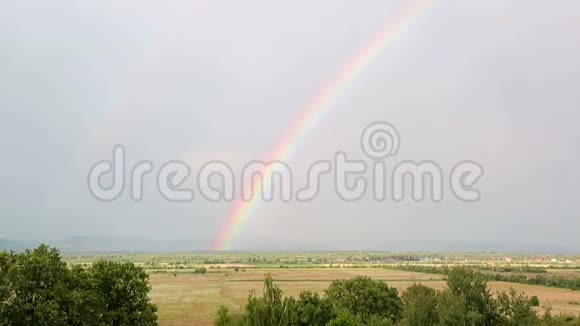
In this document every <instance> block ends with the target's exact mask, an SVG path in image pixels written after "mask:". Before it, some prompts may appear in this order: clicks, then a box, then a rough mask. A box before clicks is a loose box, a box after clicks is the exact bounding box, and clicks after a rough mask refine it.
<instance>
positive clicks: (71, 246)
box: [0, 236, 208, 252]
mask: <svg viewBox="0 0 580 326" xmlns="http://www.w3.org/2000/svg"><path fill="white" fill-rule="evenodd" d="M41 243H45V244H48V245H50V246H53V247H56V248H58V249H59V250H60V251H62V252H129V251H141V252H170V251H194V250H203V249H204V246H207V243H208V240H199V239H198V240H194V239H169V240H167V239H164V240H159V239H147V238H136V237H82V236H77V237H70V238H66V239H63V240H48V241H40V240H39V241H36V240H31V241H21V240H7V239H0V250H15V251H22V250H24V249H27V248H34V247H36V246H38V245H39V244H41Z"/></svg>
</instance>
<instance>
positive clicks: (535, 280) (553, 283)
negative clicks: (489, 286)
mask: <svg viewBox="0 0 580 326" xmlns="http://www.w3.org/2000/svg"><path fill="white" fill-rule="evenodd" d="M488 278H489V279H490V280H494V281H503V282H513V283H522V284H530V285H543V286H549V287H556V288H562V289H570V290H580V278H564V277H561V276H545V275H536V276H533V277H527V276H526V275H522V274H492V275H489V276H488Z"/></svg>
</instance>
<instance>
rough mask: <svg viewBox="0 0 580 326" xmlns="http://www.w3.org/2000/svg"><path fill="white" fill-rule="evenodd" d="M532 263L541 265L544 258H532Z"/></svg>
mask: <svg viewBox="0 0 580 326" xmlns="http://www.w3.org/2000/svg"><path fill="white" fill-rule="evenodd" d="M534 261H535V262H536V263H543V262H544V257H536V258H534Z"/></svg>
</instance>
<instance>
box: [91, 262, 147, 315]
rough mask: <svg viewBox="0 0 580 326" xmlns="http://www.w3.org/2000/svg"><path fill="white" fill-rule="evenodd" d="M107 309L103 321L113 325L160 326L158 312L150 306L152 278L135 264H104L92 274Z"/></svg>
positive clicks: (93, 281) (93, 284) (92, 280)
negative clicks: (150, 279)
mask: <svg viewBox="0 0 580 326" xmlns="http://www.w3.org/2000/svg"><path fill="white" fill-rule="evenodd" d="M88 274H89V278H90V281H91V282H92V286H93V287H94V289H95V291H96V292H97V293H99V294H100V296H101V300H102V302H103V303H104V305H105V309H104V310H103V311H102V314H103V320H104V321H105V322H106V323H107V324H110V325H113V326H116V325H156V324H157V315H156V311H157V308H156V307H155V306H154V305H152V304H151V303H150V302H149V296H148V294H149V291H150V290H151V286H150V285H149V277H148V276H147V274H146V273H145V271H144V270H143V269H142V268H140V267H136V266H135V265H134V264H132V263H116V262H111V261H105V260H100V261H97V262H96V263H94V264H93V266H92V267H91V268H90V269H89V271H88Z"/></svg>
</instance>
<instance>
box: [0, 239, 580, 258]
mask: <svg viewBox="0 0 580 326" xmlns="http://www.w3.org/2000/svg"><path fill="white" fill-rule="evenodd" d="M41 243H45V244H47V245H50V246H53V247H56V248H58V249H59V250H60V251H61V252H65V253H67V252H69V253H70V252H96V253H99V252H151V253H155V252H192V251H206V250H207V248H208V246H209V244H210V243H211V240H210V239H148V238H142V237H82V236H77V237H69V238H66V239H63V240H47V241H44V240H43V241H41V240H7V239H0V250H15V251H22V250H24V249H27V248H34V247H37V246H38V245H39V244H41ZM239 243H242V244H243V245H244V246H245V248H244V249H243V250H244V251H349V250H352V251H391V252H405V251H407V252H409V251H414V252H418V251H430V252H436V251H439V252H483V251H485V252H506V253H507V252H520V253H562V254H571V253H575V254H578V253H580V248H572V247H567V246H558V245H542V244H533V245H526V244H498V243H477V242H461V241H433V240H426V241H418V240H416V241H412V240H408V241H404V242H396V243H385V244H384V245H383V246H381V248H345V247H336V245H337V244H332V243H308V242H306V241H304V240H301V241H296V242H292V241H291V240H289V239H286V240H284V241H277V240H276V239H245V240H241V239H240V241H239ZM285 243H293V245H292V246H288V245H285ZM266 246H267V247H266Z"/></svg>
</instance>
